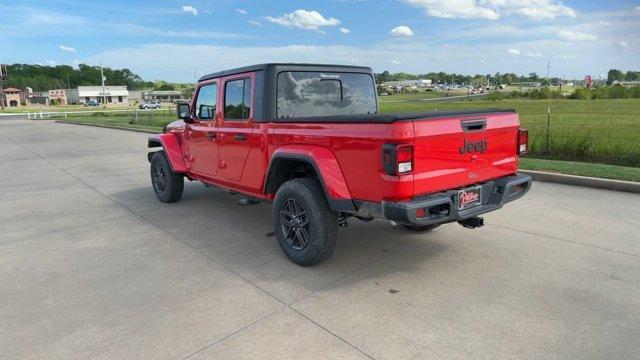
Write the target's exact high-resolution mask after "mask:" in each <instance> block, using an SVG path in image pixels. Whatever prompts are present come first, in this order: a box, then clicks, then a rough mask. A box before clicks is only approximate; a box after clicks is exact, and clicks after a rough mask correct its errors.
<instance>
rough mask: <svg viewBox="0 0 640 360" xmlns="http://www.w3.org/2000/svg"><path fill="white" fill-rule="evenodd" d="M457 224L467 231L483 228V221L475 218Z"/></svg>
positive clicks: (477, 217)
mask: <svg viewBox="0 0 640 360" xmlns="http://www.w3.org/2000/svg"><path fill="white" fill-rule="evenodd" d="M458 224H460V225H462V227H464V228H467V229H476V228H479V227H483V226H484V219H483V218H481V217H479V216H476V217H472V218H468V219H464V220H460V221H458Z"/></svg>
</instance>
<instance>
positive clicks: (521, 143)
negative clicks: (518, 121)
mask: <svg viewBox="0 0 640 360" xmlns="http://www.w3.org/2000/svg"><path fill="white" fill-rule="evenodd" d="M528 150H529V132H528V131H527V129H520V130H518V155H521V154H526V153H527V151H528Z"/></svg>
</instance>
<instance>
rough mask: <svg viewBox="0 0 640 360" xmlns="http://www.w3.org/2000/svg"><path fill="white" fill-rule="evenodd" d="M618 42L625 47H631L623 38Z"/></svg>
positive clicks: (617, 42)
mask: <svg viewBox="0 0 640 360" xmlns="http://www.w3.org/2000/svg"><path fill="white" fill-rule="evenodd" d="M616 44H617V45H619V46H621V47H623V48H628V47H629V43H628V42H626V41H623V40H620V41H616Z"/></svg>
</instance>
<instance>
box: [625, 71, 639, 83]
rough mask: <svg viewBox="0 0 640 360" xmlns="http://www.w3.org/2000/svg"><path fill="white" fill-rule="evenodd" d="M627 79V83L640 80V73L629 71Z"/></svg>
mask: <svg viewBox="0 0 640 360" xmlns="http://www.w3.org/2000/svg"><path fill="white" fill-rule="evenodd" d="M625 78H626V80H627V81H636V80H640V71H627V75H626V76H625Z"/></svg>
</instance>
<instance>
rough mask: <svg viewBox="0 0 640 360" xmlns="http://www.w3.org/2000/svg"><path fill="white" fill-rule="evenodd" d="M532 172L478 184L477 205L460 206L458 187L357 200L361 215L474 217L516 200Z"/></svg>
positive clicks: (409, 220)
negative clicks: (371, 200) (413, 195)
mask: <svg viewBox="0 0 640 360" xmlns="http://www.w3.org/2000/svg"><path fill="white" fill-rule="evenodd" d="M531 183H532V178H531V176H529V175H524V174H516V175H512V176H506V177H502V178H499V179H495V180H491V181H487V182H484V183H481V184H479V186H481V187H482V199H481V200H482V203H481V205H478V206H476V207H473V208H470V209H466V210H461V211H459V210H458V207H457V205H456V204H458V190H460V189H452V190H447V191H443V192H439V193H435V194H429V195H425V196H420V197H417V198H414V199H412V200H411V201H402V202H388V201H383V202H381V203H365V202H357V205H358V213H360V215H363V216H366V215H369V216H373V217H378V218H385V219H389V220H392V221H395V222H398V223H402V224H409V225H432V224H442V223H447V222H453V221H461V220H464V219H468V218H472V217H475V216H478V215H481V214H484V213H487V212H490V211H493V210H497V209H500V208H501V207H502V206H503V205H504V204H506V203H508V202H511V201H514V200H516V199H518V198H520V197H522V196H523V195H524V194H526V193H527V192H528V191H529V189H530V188H531ZM418 209H425V210H426V215H425V216H424V217H420V218H419V217H417V216H416V211H417V210H418Z"/></svg>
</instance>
